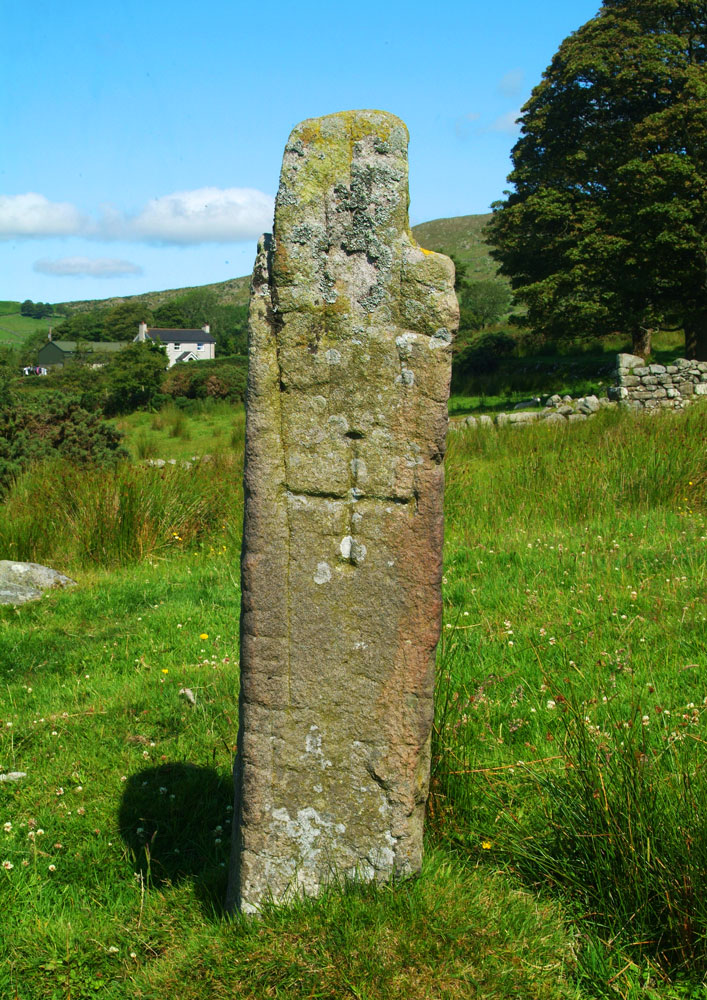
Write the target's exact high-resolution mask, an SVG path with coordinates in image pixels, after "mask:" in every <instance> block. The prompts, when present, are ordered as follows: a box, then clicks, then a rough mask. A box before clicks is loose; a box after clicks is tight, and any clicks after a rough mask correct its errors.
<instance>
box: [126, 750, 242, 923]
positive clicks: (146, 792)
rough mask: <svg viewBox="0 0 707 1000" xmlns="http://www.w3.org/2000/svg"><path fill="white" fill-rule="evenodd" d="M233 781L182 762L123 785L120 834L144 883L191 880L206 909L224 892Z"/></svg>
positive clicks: (216, 905)
mask: <svg viewBox="0 0 707 1000" xmlns="http://www.w3.org/2000/svg"><path fill="white" fill-rule="evenodd" d="M232 802H233V784H232V782H231V779H230V777H229V778H226V777H224V776H223V775H221V774H219V773H218V772H217V771H215V770H214V769H213V768H209V767H199V766H197V765H195V764H189V763H185V762H182V761H175V762H172V763H166V764H162V765H160V766H159V767H150V768H146V769H145V770H143V771H139V772H138V773H137V774H133V775H131V777H130V778H129V779H128V781H127V782H126V784H125V789H124V791H123V797H122V800H121V803H120V808H119V812H118V825H119V828H120V834H121V837H122V838H123V840H124V842H125V844H126V845H127V847H128V849H129V850H130V853H131V855H132V859H133V865H134V869H133V870H134V871H136V872H139V873H141V874H142V875H143V876H144V878H145V884H146V885H147V886H149V885H165V884H167V883H171V884H173V885H174V884H177V883H179V882H181V881H183V880H185V879H190V880H192V882H193V884H194V890H195V892H196V895H197V897H198V898H199V901H200V902H201V904H202V907H203V908H204V911H205V912H206V913H208V914H209V915H220V913H221V912H222V911H223V903H224V899H225V896H226V883H227V880H228V857H229V849H230V838H231V816H232V813H231V806H232Z"/></svg>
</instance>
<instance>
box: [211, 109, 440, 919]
mask: <svg viewBox="0 0 707 1000" xmlns="http://www.w3.org/2000/svg"><path fill="white" fill-rule="evenodd" d="M407 142H408V135H407V129H406V127H405V125H404V124H403V122H401V121H400V120H399V119H398V118H395V117H394V116H393V115H389V114H386V113H384V112H378V111H357V112H345V113H342V114H337V115H330V116H327V117H325V118H319V119H313V120H310V121H306V122H303V123H302V124H300V125H299V126H297V128H295V129H294V131H293V132H292V134H291V136H290V138H289V141H288V143H287V146H286V148H285V154H284V159H283V165H282V172H281V176H280V187H279V191H278V195H277V200H276V209H275V225H274V234H273V237H264V238H263V239H262V240H261V242H260V245H259V250H258V257H257V261H256V266H255V270H254V276H253V286H252V293H251V306H250V321H249V331H250V332H249V374H248V389H247V425H246V467H245V474H244V483H245V521H244V543H243V555H242V565H241V572H242V606H241V702H240V733H239V741H238V755H237V761H236V771H235V782H236V810H235V814H236V815H235V819H234V833H235V836H234V846H233V856H232V865H231V877H230V884H229V898H228V903H229V906H231V907H233V906H240V907H241V908H242V909H243V910H244V911H246V912H253V911H256V910H257V909H258V907H260V906H261V905H262V904H263V903H264V902H265V901H266V900H269V899H272V900H274V901H278V900H283V899H286V898H288V897H289V896H290V895H292V894H293V893H298V892H304V893H307V894H316V893H317V892H318V891H319V890H320V888H321V887H322V885H324V884H325V883H326V882H327V881H328V880H329V879H331V878H332V877H339V878H340V877H342V876H344V877H347V876H351V877H358V878H362V879H379V878H383V879H385V878H389V877H390V876H391V875H394V874H400V875H405V874H409V873H412V872H415V871H417V870H418V869H419V866H420V863H421V853H422V822H423V812H424V806H425V800H426V797H427V788H428V775H429V738H430V731H431V725H432V711H433V706H432V693H433V679H434V655H435V647H436V644H437V640H438V637H439V630H440V617H441V593H440V585H441V549H442V490H443V466H442V459H443V455H444V449H445V435H446V430H447V412H446V402H447V396H448V392H449V378H450V370H451V342H452V336H453V332H454V330H455V329H456V326H457V322H458V310H457V301H456V297H455V295H454V287H453V286H454V269H453V266H452V264H451V262H450V261H449V260H448V259H447V258H446V257H443V256H440V255H439V254H435V253H431V252H429V251H426V250H422V249H421V248H420V247H418V246H417V245H416V244H415V242H414V240H413V239H412V236H411V234H410V230H409V223H408V214H407V202H408V188H407Z"/></svg>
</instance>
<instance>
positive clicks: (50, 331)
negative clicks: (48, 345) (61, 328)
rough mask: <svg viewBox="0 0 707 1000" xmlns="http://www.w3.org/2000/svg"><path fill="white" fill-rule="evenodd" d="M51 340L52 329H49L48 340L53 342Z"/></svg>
mask: <svg viewBox="0 0 707 1000" xmlns="http://www.w3.org/2000/svg"><path fill="white" fill-rule="evenodd" d="M51 339H52V328H51V327H49V329H48V330H47V340H48V341H50V342H51Z"/></svg>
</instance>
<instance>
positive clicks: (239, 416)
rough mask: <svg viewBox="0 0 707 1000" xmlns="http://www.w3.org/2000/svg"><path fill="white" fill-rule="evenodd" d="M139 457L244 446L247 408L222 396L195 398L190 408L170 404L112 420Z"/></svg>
mask: <svg viewBox="0 0 707 1000" xmlns="http://www.w3.org/2000/svg"><path fill="white" fill-rule="evenodd" d="M112 423H113V424H114V425H115V426H116V427H117V428H118V430H119V431H120V432H121V433H122V434H123V435H124V442H123V443H124V447H126V448H127V450H128V451H129V452H130V454H131V455H132V456H133V458H135V459H154V458H163V459H165V460H167V461H169V460H170V459H179V460H185V459H191V458H194V457H195V456H198V457H203V456H204V455H211V456H215V455H222V454H224V453H232V452H233V450H234V449H235V450H236V451H239V450H242V447H243V441H244V434H245V412H244V410H243V407H242V406H234V405H233V404H232V403H226V402H222V401H220V400H216V401H215V400H211V399H209V400H194V401H193V402H192V403H191V405H190V408H189V410H186V411H185V410H181V409H179V408H178V407H177V406H174V405H171V406H170V405H168V406H166V407H164V408H163V409H162V410H160V411H159V412H158V413H143V412H136V413H131V414H129V415H128V416H126V417H121V418H120V419H118V420H114V421H112Z"/></svg>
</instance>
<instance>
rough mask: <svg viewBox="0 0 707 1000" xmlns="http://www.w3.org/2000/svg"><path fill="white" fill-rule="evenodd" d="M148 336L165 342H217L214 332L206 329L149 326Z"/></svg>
mask: <svg viewBox="0 0 707 1000" xmlns="http://www.w3.org/2000/svg"><path fill="white" fill-rule="evenodd" d="M147 336H148V337H149V338H150V339H151V340H161V341H162V343H163V344H192V343H194V344H215V343H216V339H215V338H214V336H213V334H211V333H206V332H205V331H204V330H168V329H166V328H165V329H163V328H162V327H159V326H151V327H148V330H147Z"/></svg>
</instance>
